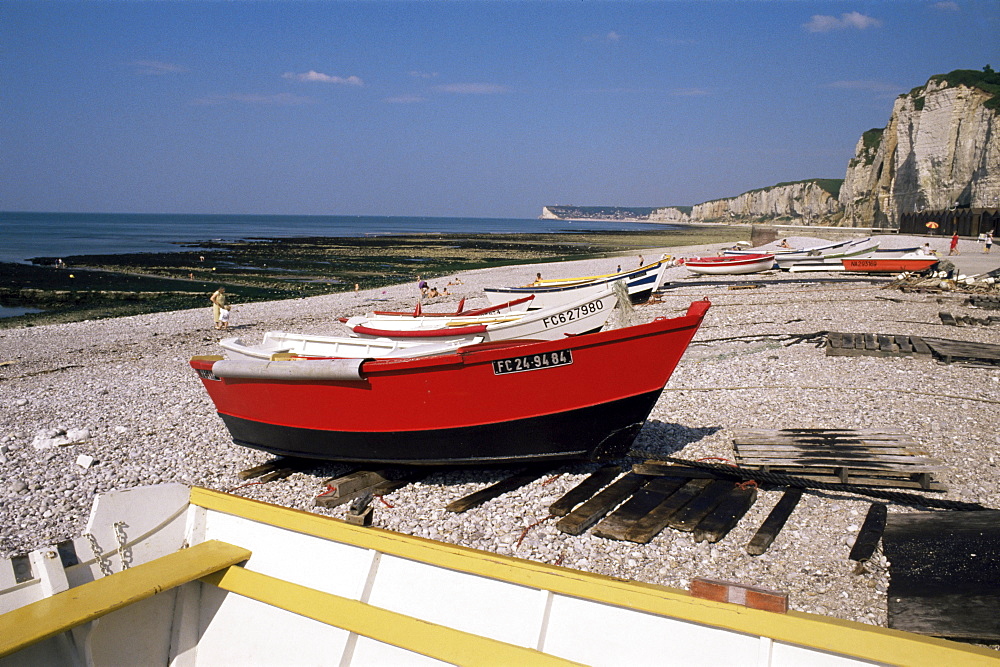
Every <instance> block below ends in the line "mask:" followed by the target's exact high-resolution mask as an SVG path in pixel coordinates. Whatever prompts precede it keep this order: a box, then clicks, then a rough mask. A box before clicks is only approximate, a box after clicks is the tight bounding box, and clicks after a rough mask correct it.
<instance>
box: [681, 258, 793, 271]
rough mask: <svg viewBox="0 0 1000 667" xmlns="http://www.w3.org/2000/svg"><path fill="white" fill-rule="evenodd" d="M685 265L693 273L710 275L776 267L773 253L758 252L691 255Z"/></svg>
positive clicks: (765, 269)
mask: <svg viewBox="0 0 1000 667" xmlns="http://www.w3.org/2000/svg"><path fill="white" fill-rule="evenodd" d="M684 266H685V267H686V268H687V270H688V271H691V272H692V273H703V274H708V275H739V274H744V273H759V272H760V271H767V270H768V269H771V268H774V255H773V254H772V253H756V254H747V255H722V256H720V257H691V258H689V259H685V260H684Z"/></svg>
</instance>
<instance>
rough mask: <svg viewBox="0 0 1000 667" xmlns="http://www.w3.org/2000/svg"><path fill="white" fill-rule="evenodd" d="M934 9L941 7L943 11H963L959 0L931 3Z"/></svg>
mask: <svg viewBox="0 0 1000 667" xmlns="http://www.w3.org/2000/svg"><path fill="white" fill-rule="evenodd" d="M931 6H932V7H933V8H934V9H940V10H941V11H942V12H959V11H962V10H961V9H960V8H959V6H958V3H957V2H935V3H934V4H933V5H931Z"/></svg>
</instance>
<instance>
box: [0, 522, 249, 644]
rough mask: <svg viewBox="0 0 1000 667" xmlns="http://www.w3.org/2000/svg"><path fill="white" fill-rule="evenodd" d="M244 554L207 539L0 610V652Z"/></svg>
mask: <svg viewBox="0 0 1000 667" xmlns="http://www.w3.org/2000/svg"><path fill="white" fill-rule="evenodd" d="M248 558H250V552H249V551H247V550H246V549H244V548H242V547H236V546H233V545H231V544H226V543H225V542H219V541H217V540H210V541H208V542H203V543H201V544H198V545H195V546H193V547H191V548H190V549H182V550H181V551H176V552H174V553H172V554H168V555H166V556H163V557H161V558H157V559H156V560H153V561H150V562H148V563H143V564H142V565H136V566H135V567H133V568H130V569H128V570H123V571H122V572H119V573H117V574H113V575H111V576H108V577H103V578H101V579H97V580H95V581H91V582H88V583H86V584H81V585H80V586H76V587H74V588H71V589H69V590H67V591H63V592H62V593H57V594H56V595H53V596H52V597H48V598H45V599H43V600H38V601H37V602H32V603H31V604H28V605H25V606H23V607H19V608H17V609H14V610H12V611H9V612H7V613H6V614H3V615H0V658H2V657H4V656H7V655H10V654H11V653H15V652H17V651H19V650H21V649H23V648H25V647H27V646H30V645H32V644H35V643H37V642H40V641H42V640H44V639H48V638H49V637H54V636H55V635H58V634H59V633H60V632H65V631H67V630H71V629H73V628H75V627H77V626H78V625H83V624H84V623H87V622H88V621H92V620H94V619H95V618H100V617H101V616H104V615H105V614H110V613H111V612H113V611H117V610H118V609H121V608H123V607H127V606H128V605H130V604H133V603H135V602H139V601H140V600H145V599H146V598H149V597H152V596H154V595H156V594H157V593H161V592H163V591H166V590H170V589H171V588H174V587H176V586H180V585H182V584H186V583H188V582H191V581H196V580H198V579H200V578H202V577H204V576H206V575H208V574H211V573H212V572H217V571H218V570H222V569H225V568H227V567H229V566H231V565H235V564H236V563H240V562H242V561H245V560H247V559H248Z"/></svg>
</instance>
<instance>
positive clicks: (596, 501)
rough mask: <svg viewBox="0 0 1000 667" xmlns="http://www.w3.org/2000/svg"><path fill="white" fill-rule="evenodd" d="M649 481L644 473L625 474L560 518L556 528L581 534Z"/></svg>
mask: <svg viewBox="0 0 1000 667" xmlns="http://www.w3.org/2000/svg"><path fill="white" fill-rule="evenodd" d="M648 481H649V478H648V477H644V476H643V475H636V474H635V473H631V472H630V473H628V474H626V475H624V476H623V477H622V478H621V479H618V480H616V481H615V482H614V483H613V484H611V485H610V486H608V487H607V488H605V489H604V490H603V491H601V492H600V493H598V494H597V495H596V496H594V497H593V498H591V499H590V500H588V501H587V502H585V503H583V504H582V505H580V506H579V507H577V508H576V509H575V510H573V511H572V512H570V513H569V514H567V515H566V516H564V517H563V518H561V519H559V522H558V523H556V528H558V529H559V530H560V531H561V532H564V533H566V534H568V535H579V534H580V533H582V532H583V531H585V530H587V529H588V528H590V527H591V526H593V525H594V524H595V523H597V522H598V521H600V520H601V519H602V518H603V517H604V515H605V514H607V513H608V512H610V511H611V510H613V509H614V508H615V507H617V506H618V505H619V504H620V503H621V502H622V501H623V500H625V499H626V498H628V497H629V496H631V495H632V494H633V493H635V492H636V491H637V490H638V489H639V488H640V487H641V486H642V485H644V484H645V483H646V482H648Z"/></svg>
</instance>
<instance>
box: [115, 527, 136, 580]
mask: <svg viewBox="0 0 1000 667" xmlns="http://www.w3.org/2000/svg"><path fill="white" fill-rule="evenodd" d="M127 527H128V524H126V523H125V522H124V521H116V522H115V536H116V537H117V538H118V558H119V560H121V562H122V571H124V570H127V569H128V568H129V566H131V564H132V548H131V547H128V546H126V542H127V539H126V537H125V528H127Z"/></svg>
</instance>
